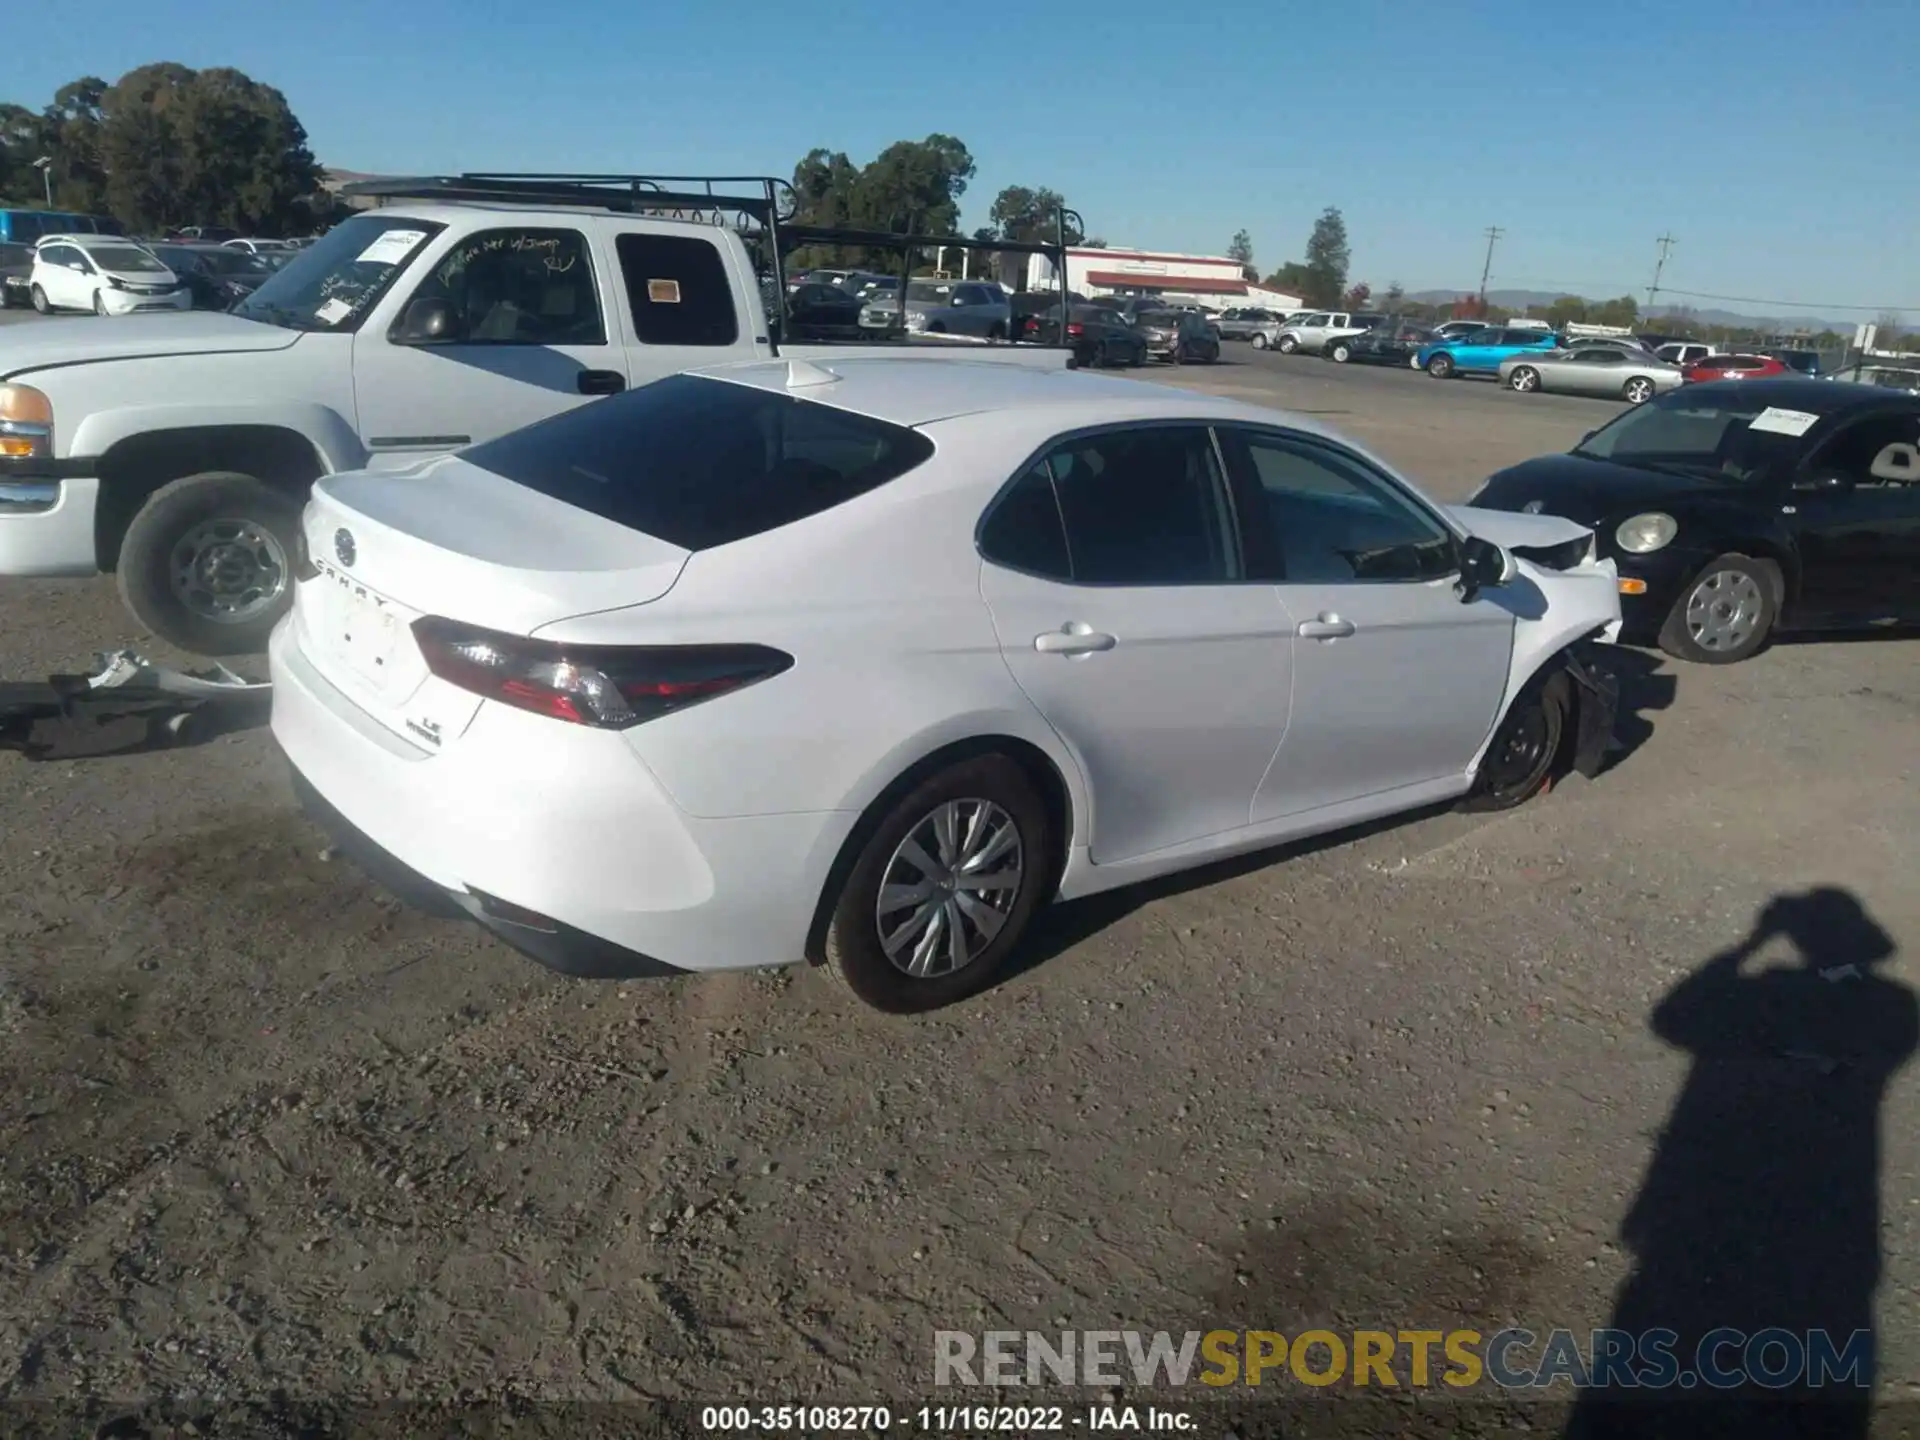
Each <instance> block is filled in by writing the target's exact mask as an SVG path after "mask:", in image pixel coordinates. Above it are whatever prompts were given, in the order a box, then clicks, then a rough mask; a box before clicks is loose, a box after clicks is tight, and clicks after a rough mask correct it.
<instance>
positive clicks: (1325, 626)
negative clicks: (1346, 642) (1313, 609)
mask: <svg viewBox="0 0 1920 1440" xmlns="http://www.w3.org/2000/svg"><path fill="white" fill-rule="evenodd" d="M1293 633H1294V634H1296V635H1298V636H1300V637H1301V638H1302V639H1305V640H1340V639H1344V638H1345V637H1346V636H1348V635H1351V634H1352V633H1353V622H1352V621H1351V620H1342V619H1341V618H1340V617H1339V616H1338V615H1334V614H1331V613H1328V612H1326V611H1322V612H1321V615H1320V618H1319V619H1317V620H1302V621H1301V622H1300V623H1299V624H1298V625H1297V626H1295V627H1294V632H1293Z"/></svg>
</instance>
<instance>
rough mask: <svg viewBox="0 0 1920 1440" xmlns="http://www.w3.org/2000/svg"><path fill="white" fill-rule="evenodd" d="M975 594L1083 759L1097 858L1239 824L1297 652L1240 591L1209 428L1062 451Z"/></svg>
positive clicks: (1262, 589) (1065, 446)
mask: <svg viewBox="0 0 1920 1440" xmlns="http://www.w3.org/2000/svg"><path fill="white" fill-rule="evenodd" d="M980 548H981V553H982V556H983V557H984V560H985V564H984V565H983V567H982V570H981V579H980V589H981V594H982V596H983V597H984V598H985V599H986V602H987V605H988V608H989V609H990V610H991V612H992V614H993V622H994V627H995V629H996V630H997V631H998V634H999V639H1000V648H1001V653H1002V655H1004V656H1005V658H1006V662H1007V667H1008V669H1010V670H1011V671H1012V673H1013V677H1014V679H1015V681H1016V682H1017V683H1018V684H1019V686H1020V688H1021V689H1022V690H1023V691H1024V692H1025V693H1026V695H1027V697H1028V699H1030V700H1031V701H1032V702H1033V704H1034V706H1035V708H1036V709H1038V710H1039V711H1040V713H1041V714H1042V715H1043V716H1045V717H1046V720H1047V723H1048V724H1050V725H1051V726H1052V727H1053V728H1054V730H1055V731H1056V732H1057V733H1058V734H1059V735H1060V737H1061V739H1062V740H1063V741H1065V743H1066V744H1067V746H1068V747H1069V748H1070V749H1071V750H1072V752H1073V754H1074V756H1075V758H1076V759H1077V761H1078V762H1079V765H1080V769H1081V773H1082V776H1083V778H1084V780H1085V782H1086V787H1087V794H1088V795H1089V797H1090V800H1091V811H1092V813H1091V817H1090V826H1089V831H1090V837H1091V853H1092V858H1093V860H1094V863H1096V864H1103V865H1104V864H1110V863H1112V862H1114V861H1119V860H1129V859H1132V858H1134V857H1136V856H1142V855H1148V854H1151V853H1153V852H1154V851H1158V850H1164V849H1166V848H1168V847H1170V846H1175V845H1180V844H1184V843H1186V842H1189V841H1194V840H1199V839H1202V838H1204V837H1207V836H1210V835H1218V834H1221V833H1224V832H1227V831H1232V830H1239V829H1243V828H1245V826H1246V825H1247V822H1248V815H1249V812H1250V809H1251V806H1252V803H1253V796H1254V792H1255V791H1256V790H1257V789H1258V788H1259V785H1260V777H1261V776H1262V775H1263V774H1265V772H1266V769H1267V765H1268V764H1269V762H1270V761H1271V760H1272V758H1273V753H1274V749H1275V747H1276V746H1277V745H1278V744H1279V743H1280V737H1281V735H1282V734H1283V733H1284V731H1285V730H1286V726H1287V703H1288V694H1289V691H1290V689H1291V684H1292V677H1291V675H1290V674H1289V664H1290V659H1291V655H1292V652H1293V647H1294V641H1293V638H1292V635H1291V624H1290V622H1289V621H1288V620H1287V618H1286V615H1285V612H1284V611H1283V610H1282V608H1281V606H1280V604H1279V602H1278V600H1277V599H1276V598H1275V596H1274V591H1273V587H1272V585H1271V584H1261V583H1251V582H1249V581H1248V580H1247V579H1246V575H1245V569H1244V566H1243V563H1242V558H1241V555H1240V551H1239V547H1238V544H1237V542H1236V540H1235V536H1234V523H1233V518H1232V513H1231V510H1230V507H1229V504H1228V501H1227V497H1226V486H1225V479H1224V477H1223V476H1222V475H1221V473H1220V469H1219V465H1218V461H1217V457H1216V455H1215V451H1214V448H1213V443H1212V440H1211V438H1210V436H1209V434H1208V431H1207V429H1206V427H1205V426H1202V425H1186V426H1177V425H1165V426H1149V427H1137V428H1127V429H1120V430H1105V431H1099V432H1094V433H1091V434H1088V435H1083V436H1080V437H1076V438H1070V439H1067V440H1063V441H1062V442H1061V443H1060V444H1059V445H1058V446H1057V447H1056V448H1055V449H1054V450H1053V451H1052V453H1051V454H1050V455H1048V456H1047V457H1046V458H1045V459H1043V460H1041V461H1040V462H1039V463H1037V464H1036V465H1035V466H1034V467H1033V468H1032V469H1030V470H1029V471H1028V472H1027V473H1026V474H1025V475H1023V476H1022V477H1021V478H1020V480H1019V481H1018V483H1016V484H1015V485H1014V486H1012V487H1011V488H1010V489H1009V490H1008V491H1007V492H1006V493H1005V494H1004V495H1003V496H1002V497H1001V498H1000V500H999V501H998V502H997V503H996V505H995V507H994V509H993V510H992V512H991V513H990V514H989V516H988V518H987V520H986V522H985V524H984V525H983V526H982V530H981V541H980Z"/></svg>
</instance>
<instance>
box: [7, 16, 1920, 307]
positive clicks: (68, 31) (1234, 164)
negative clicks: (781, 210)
mask: <svg viewBox="0 0 1920 1440" xmlns="http://www.w3.org/2000/svg"><path fill="white" fill-rule="evenodd" d="M85 8H86V10H87V12H88V14H87V21H86V23H85V24H73V25H63V24H46V25H35V26H33V27H31V30H32V44H31V45H25V46H18V47H9V49H8V55H7V64H6V66H5V74H4V79H0V90H4V91H6V92H8V93H6V94H5V95H4V96H0V98H6V99H11V100H15V101H18V102H20V103H23V104H29V105H32V106H35V107H38V106H40V105H43V104H45V103H46V101H47V100H48V99H49V98H50V96H51V94H52V92H53V90H54V88H55V87H56V86H58V85H59V84H61V83H63V82H65V81H67V80H70V79H72V78H74V77H76V76H79V75H82V74H88V73H92V74H98V75H101V76H104V77H105V78H106V79H108V80H110V81H111V80H113V79H115V78H117V77H118V76H119V75H120V74H121V73H122V72H124V71H125V70H127V69H129V68H131V67H132V66H134V65H136V64H140V63H142V62H146V61H151V60H178V61H181V62H183V63H185V64H187V65H191V66H194V67H196V68H198V67H203V66H209V65H233V66H237V67H238V68H240V69H242V70H245V71H246V72H248V73H249V74H251V75H252V76H253V77H254V78H256V79H258V80H262V81H265V82H267V83H269V84H272V85H276V86H278V87H279V88H280V89H281V90H283V91H284V92H285V93H286V95H287V97H288V99H289V101H290V102H291V103H292V105H293V108H294V111H295V113H296V114H298V115H299V116H300V118H301V120H302V121H303V122H304V123H305V125H306V127H307V130H308V132H309V134H310V135H311V137H312V144H313V149H314V152H315V154H316V155H317V156H318V157H319V158H320V159H321V161H322V162H323V163H326V164H331V165H337V166H340V167H343V168H347V169H355V170H373V171H387V172H394V171H409V172H410V171H442V170H454V169H463V168H464V169H485V168H498V169H507V168H522V169H585V170H597V169H608V170H626V169H640V170H655V171H669V172H671V171H702V172H704V171H714V172H728V173H739V172H747V173H755V172H761V171H766V172H771V173H776V174H782V175H784V174H787V173H789V172H790V171H791V169H792V167H793V164H794V162H795V161H796V160H797V159H798V158H799V157H800V156H801V155H802V154H803V153H804V152H805V151H806V150H808V149H809V148H811V147H812V146H814V145H824V146H828V147H830V148H833V149H837V150H845V151H846V152H847V153H848V154H850V155H851V156H852V157H853V158H854V159H855V160H856V161H865V160H866V159H868V158H870V157H871V156H872V155H873V154H874V152H875V151H877V150H878V149H879V148H880V147H882V146H883V145H885V144H887V143H888V142H890V141H892V140H895V139H901V138H919V137H921V136H924V135H926V134H928V133H930V132H933V131H943V132H946V133H949V134H953V135H957V136H958V137H960V139H962V140H963V141H965V142H966V144H967V145H968V147H969V148H970V149H971V150H972V152H973V154H974V157H975V158H976V160H977V161H978V162H979V167H980V168H979V174H978V176H977V177H976V178H975V180H974V182H973V184H972V186H971V187H970V188H969V190H968V192H967V196H966V198H965V201H964V204H965V207H966V219H967V223H968V224H969V225H972V224H977V223H981V222H982V221H983V220H984V218H985V213H984V212H985V210H986V207H987V205H988V204H989V203H990V202H991V199H992V197H993V195H994V194H995V193H996V192H997V191H998V190H999V189H1000V188H1001V187H1002V186H1004V185H1009V184H1030V185H1051V186H1053V187H1054V188H1056V189H1058V190H1061V191H1062V192H1064V193H1065V194H1066V196H1067V197H1068V200H1069V201H1070V203H1072V204H1074V205H1075V206H1076V207H1078V208H1079V209H1080V210H1081V211H1082V213H1084V214H1085V216H1086V218H1087V222H1088V225H1089V228H1090V229H1091V230H1092V231H1093V233H1095V234H1098V235H1102V236H1104V237H1105V238H1106V239H1107V240H1108V241H1109V242H1111V243H1113V244H1114V245H1127V246H1133V247H1138V248H1146V249H1170V250H1184V251H1198V252H1208V253H1219V252H1220V251H1221V250H1223V249H1224V248H1225V246H1226V244H1227V241H1228V239H1229V237H1230V236H1231V235H1232V234H1233V232H1234V231H1235V230H1237V229H1240V228H1242V227H1245V228H1246V229H1247V230H1248V231H1250V232H1251V233H1252V235H1253V238H1254V243H1255V251H1256V258H1257V260H1258V262H1259V263H1260V264H1261V265H1262V266H1263V267H1271V266H1273V265H1275V264H1277V263H1279V262H1281V261H1283V260H1288V259H1295V258H1298V257H1299V255H1300V251H1301V248H1302V246H1303V245H1304V243H1305V241H1306V237H1307V233H1308V231H1309V229H1310V228H1311V226H1312V222H1313V219H1314V216H1315V215H1316V214H1318V213H1319V211H1320V210H1321V208H1322V207H1323V206H1326V205H1338V206H1339V207H1340V208H1341V209H1342V210H1343V211H1344V212H1345V214H1346V219H1347V228H1348V233H1349V236H1350V238H1351V242H1352V247H1353V278H1354V279H1355V280H1366V281H1369V282H1370V283H1371V284H1372V285H1373V286H1374V287H1375V289H1376V291H1377V290H1379V289H1382V288H1384V287H1385V286H1386V284H1387V283H1388V282H1389V281H1393V280H1398V281H1400V282H1401V283H1402V284H1403V285H1405V286H1406V287H1407V288H1408V289H1409V290H1418V289H1425V288H1428V287H1441V286H1451V287H1459V288H1471V287H1473V286H1475V285H1477V284H1478V282H1479V278H1480V266H1481V261H1482V258H1483V252H1484V249H1485V244H1486V241H1485V238H1484V234H1483V232H1484V231H1485V229H1486V227H1487V226H1489V225H1498V226H1500V227H1502V228H1503V229H1504V230H1505V231H1506V235H1505V238H1504V239H1503V240H1502V241H1501V242H1500V244H1499V247H1498V249H1497V251H1496V252H1495V256H1494V273H1493V281H1492V284H1493V286H1494V287H1495V288H1501V287H1524V288H1531V289H1553V288H1566V289H1571V290H1576V291H1581V292H1584V293H1588V294H1592V295H1604V294H1617V293H1619V292H1620V291H1621V290H1622V289H1623V288H1626V287H1631V288H1633V289H1634V290H1636V291H1644V288H1645V286H1646V284H1647V281H1648V279H1649V278H1650V275H1651V272H1652V269H1653V261H1654V255H1655V244H1654V240H1655V237H1656V236H1658V235H1660V234H1661V233H1663V232H1666V231H1671V233H1672V234H1673V235H1674V236H1675V237H1677V239H1678V244H1677V245H1676V246H1675V247H1674V250H1673V255H1672V258H1671V260H1670V261H1669V263H1668V266H1667V270H1666V275H1665V278H1664V283H1665V284H1667V285H1670V286H1672V287H1675V288H1676V289H1680V290H1692V291H1707V292H1714V293H1716V294H1721V295H1730V296H1754V297H1763V298H1766V299H1769V300H1772V299H1778V300H1794V301H1801V302H1808V303H1810V304H1812V305H1814V306H1817V307H1818V308H1819V309H1820V310H1821V311H1822V312H1823V313H1829V314H1831V313H1836V312H1837V310H1838V307H1839V306H1843V305H1850V306H1860V307H1871V308H1872V309H1875V310H1877V309H1879V308H1881V307H1886V306H1902V307H1910V308H1911V309H1912V310H1913V311H1914V312H1915V314H1916V315H1920V246H1917V245H1916V244H1915V237H1916V236H1917V235H1920V180H1917V179H1916V177H1917V176H1920V89H1916V87H1915V86H1914V84H1913V74H1914V72H1913V68H1912V55H1911V53H1910V52H1911V49H1912V45H1913V42H1914V40H1915V39H1916V36H1917V35H1920V23H1916V22H1917V21H1920V12H1916V11H1915V9H1914V0H1734V3H1729V0H1664V3H1644V0H1605V3H1585V0H1513V3H1509V0H1463V3H1455V4H1434V3H1430V0H1340V3H1336V4H1325V3H1313V4H1309V3H1303V0H1294V3H1286V0H1202V3H1197V4H1190V5H1172V4H1167V3H1164V0H1107V3H1104V4H1102V3H1094V0H1080V3H1071V4H1068V3H1051V0H1021V3H1008V4H1000V5H995V4H991V3H989V4H984V5H982V4H972V5H956V6H942V5H939V4H901V3H899V0H891V3H878V0H817V3H815V4H811V5H809V4H805V3H799V0H785V3H781V4H774V3H770V0H679V3H660V0H652V3H649V0H623V3H603V0H573V3H565V0H559V3H547V4H539V3H522V4H515V5H499V4H492V5H490V4H486V3H484V0H381V3H375V0H331V3H328V4H325V5H321V4H311V5H307V6H303V7H298V8H297V9H296V8H293V7H283V6H278V5H274V4H271V3H265V4H263V3H260V0H246V3H237V0H89V3H88V4H87V5H86V7H85ZM296 17H297V18H296ZM949 17H950V18H949ZM1697 303H1701V304H1710V303H1713V302H1707V301H1702V302H1697ZM1730 308H1747V309H1754V308H1772V307H1751V306H1748V307H1741V306H1735V307H1730ZM1839 313H1844V312H1839ZM1863 318H1871V317H1870V316H1866V317H1863ZM1910 318H1912V317H1910Z"/></svg>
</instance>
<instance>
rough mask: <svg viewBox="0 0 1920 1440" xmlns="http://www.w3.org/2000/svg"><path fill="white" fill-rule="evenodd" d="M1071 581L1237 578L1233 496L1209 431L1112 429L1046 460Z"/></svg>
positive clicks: (1184, 581) (1069, 445) (1063, 447)
mask: <svg viewBox="0 0 1920 1440" xmlns="http://www.w3.org/2000/svg"><path fill="white" fill-rule="evenodd" d="M1046 464H1047V466H1048V468H1049V470H1050V471H1051V473H1052V476H1053V482H1054V491H1055V494H1056V495H1057V496H1058V497H1059V503H1060V514H1061V516H1062V518H1063V519H1064V521H1065V523H1066V528H1067V552H1068V556H1069V559H1070V561H1071V563H1072V567H1073V578H1074V580H1075V581H1076V582H1078V583H1080V584H1086V585H1206V584H1219V583H1223V582H1227V581H1231V580H1236V579H1238V578H1239V572H1240V563H1239V555H1238V553H1237V551H1236V549H1235V546H1234V543H1233V525H1232V521H1231V519H1230V517H1229V513H1228V510H1227V504H1226V492H1225V488H1224V485H1223V483H1222V480H1221V476H1220V473H1219V467H1218V465H1217V464H1216V462H1215V460H1214V454H1213V444H1212V441H1211V439H1210V438H1209V436H1208V434H1207V431H1206V429H1205V428H1204V427H1202V426H1197V425H1196V426H1181V427H1156V428H1150V429H1140V430H1119V431H1109V432H1107V433H1105V434H1101V435H1088V436H1083V437H1081V438H1079V439H1075V440H1070V441H1068V442H1066V443H1065V444H1063V445H1061V446H1060V447H1059V448H1057V449H1056V450H1054V451H1053V452H1052V453H1051V454H1049V455H1048V456H1047V459H1046Z"/></svg>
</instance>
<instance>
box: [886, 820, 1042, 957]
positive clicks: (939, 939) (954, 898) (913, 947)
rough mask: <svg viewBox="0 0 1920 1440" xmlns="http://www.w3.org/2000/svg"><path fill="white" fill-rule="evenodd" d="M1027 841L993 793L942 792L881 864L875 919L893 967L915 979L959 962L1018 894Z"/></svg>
mask: <svg viewBox="0 0 1920 1440" xmlns="http://www.w3.org/2000/svg"><path fill="white" fill-rule="evenodd" d="M1025 873H1026V849H1025V846H1024V845H1023V844H1022V843H1021V839H1020V830H1019V827H1018V826H1017V825H1015V823H1014V820H1013V817H1012V816H1011V815H1009V814H1008V813H1007V812H1006V811H1005V810H1003V809H1001V808H1000V806H998V805H996V804H994V803H993V802H992V801H991V800H978V799H973V800H948V801H945V802H944V803H942V804H941V805H939V806H938V807H936V808H935V809H934V810H933V812H932V813H931V814H929V815H927V816H926V817H925V818H923V819H922V820H921V821H920V822H919V823H918V824H916V825H915V826H914V827H913V828H912V829H911V830H909V831H908V832H907V834H906V837H905V838H904V839H903V840H901V842H900V844H899V845H898V846H897V847H896V848H895V849H894V852H893V855H892V858H890V859H889V860H888V861H887V866H886V869H885V870H884V871H882V872H881V877H880V894H879V898H878V899H877V900H876V901H875V903H874V917H873V918H874V923H875V925H876V926H877V927H878V930H879V935H880V946H881V949H882V950H884V951H885V952H886V956H887V959H888V960H889V961H890V962H891V963H892V964H893V966H894V968H895V969H897V970H899V971H901V972H902V973H904V974H907V975H911V976H913V977H914V978H916V979H932V978H934V977H936V976H943V975H951V974H953V973H955V972H956V971H959V970H964V969H965V968H966V967H967V966H968V965H971V964H972V963H973V962H974V961H975V960H977V959H979V957H980V954H981V952H982V951H984V950H985V949H986V948H987V947H988V946H989V945H991V944H992V943H993V940H994V937H995V936H996V935H998V934H999V933H1000V930H1001V927H1002V926H1004V925H1005V924H1006V922H1007V916H1008V914H1009V913H1010V912H1011V911H1012V909H1013V906H1014V902H1015V901H1016V900H1018V898H1019V896H1020V886H1021V881H1022V879H1023V878H1024V876H1025Z"/></svg>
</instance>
